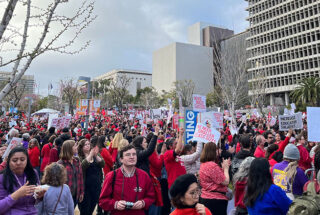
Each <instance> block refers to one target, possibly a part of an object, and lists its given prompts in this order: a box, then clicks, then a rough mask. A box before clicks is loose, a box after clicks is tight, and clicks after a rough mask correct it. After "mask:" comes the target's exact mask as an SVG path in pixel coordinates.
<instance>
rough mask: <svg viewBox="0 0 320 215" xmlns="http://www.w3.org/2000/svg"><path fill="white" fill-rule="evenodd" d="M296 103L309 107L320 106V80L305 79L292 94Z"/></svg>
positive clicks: (314, 78)
mask: <svg viewBox="0 0 320 215" xmlns="http://www.w3.org/2000/svg"><path fill="white" fill-rule="evenodd" d="M291 96H292V98H293V99H294V101H295V102H296V103H299V104H302V105H309V106H319V103H320V78H319V77H309V78H305V79H303V80H302V81H301V82H300V83H299V86H298V87H297V88H296V89H295V90H294V91H293V92H291Z"/></svg>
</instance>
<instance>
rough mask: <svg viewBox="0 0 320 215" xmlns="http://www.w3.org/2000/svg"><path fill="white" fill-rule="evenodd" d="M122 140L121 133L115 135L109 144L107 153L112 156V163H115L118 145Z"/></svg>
mask: <svg viewBox="0 0 320 215" xmlns="http://www.w3.org/2000/svg"><path fill="white" fill-rule="evenodd" d="M122 139H123V135H122V133H120V132H119V133H116V135H115V136H114V138H113V140H112V142H111V143H110V147H109V152H110V154H111V156H112V162H113V163H114V162H116V160H117V155H118V150H119V143H120V141H121V140H122Z"/></svg>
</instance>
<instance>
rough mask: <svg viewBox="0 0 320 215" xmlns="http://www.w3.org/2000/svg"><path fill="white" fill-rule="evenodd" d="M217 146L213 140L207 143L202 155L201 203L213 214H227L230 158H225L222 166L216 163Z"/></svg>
mask: <svg viewBox="0 0 320 215" xmlns="http://www.w3.org/2000/svg"><path fill="white" fill-rule="evenodd" d="M217 150H218V149H217V146H216V144H215V143H213V142H209V143H207V144H206V145H205V146H204V148H203V151H202V153H201V156H200V162H201V165H200V171H199V179H200V180H199V181H200V185H201V187H202V193H201V201H200V202H201V203H202V204H204V205H205V206H206V207H207V208H209V210H210V211H211V213H212V214H219V215H227V207H228V200H229V198H228V197H227V192H228V184H229V180H230V177H229V167H230V164H231V161H230V158H229V159H224V160H223V162H222V164H221V167H220V166H219V165H218V164H217V163H216V161H217V160H218V156H217Z"/></svg>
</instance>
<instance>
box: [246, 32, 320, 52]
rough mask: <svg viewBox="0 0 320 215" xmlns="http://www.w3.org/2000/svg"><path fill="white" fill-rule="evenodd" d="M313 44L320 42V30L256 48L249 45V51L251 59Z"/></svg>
mask: <svg viewBox="0 0 320 215" xmlns="http://www.w3.org/2000/svg"><path fill="white" fill-rule="evenodd" d="M312 42H320V29H319V30H316V31H312V32H307V33H304V34H300V35H293V36H291V37H287V38H285V39H283V40H279V39H278V40H274V41H272V42H269V43H266V44H261V46H258V47H254V48H252V47H250V45H251V46H252V43H251V44H250V43H248V44H249V48H248V49H247V50H248V51H249V57H256V56H259V55H264V54H271V53H273V52H277V51H283V50H284V49H290V48H296V46H301V45H306V44H308V43H312ZM319 53H320V52H319Z"/></svg>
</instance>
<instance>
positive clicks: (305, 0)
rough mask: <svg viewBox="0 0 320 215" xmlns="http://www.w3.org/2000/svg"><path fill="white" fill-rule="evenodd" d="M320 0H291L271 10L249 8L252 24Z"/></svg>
mask: <svg viewBox="0 0 320 215" xmlns="http://www.w3.org/2000/svg"><path fill="white" fill-rule="evenodd" d="M317 1H318V0H299V1H291V2H288V3H286V4H283V5H281V6H279V7H277V8H274V9H271V10H265V11H264V12H262V11H263V10H255V11H254V10H252V9H250V10H249V14H250V13H251V14H252V15H251V16H249V20H250V24H251V25H255V24H257V23H260V22H263V21H265V20H268V19H272V18H274V17H278V16H280V15H283V14H285V13H289V12H290V11H293V10H296V9H299V8H301V7H304V6H306V5H308V4H312V3H313V2H317Z"/></svg>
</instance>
